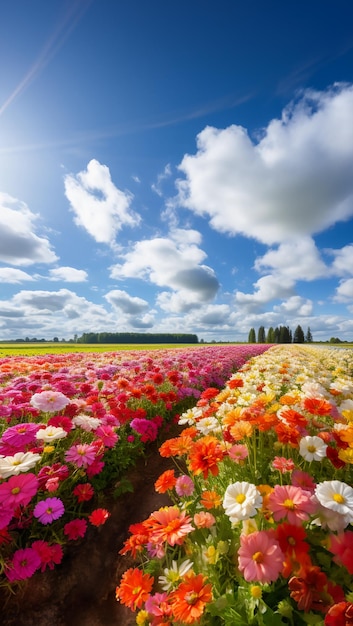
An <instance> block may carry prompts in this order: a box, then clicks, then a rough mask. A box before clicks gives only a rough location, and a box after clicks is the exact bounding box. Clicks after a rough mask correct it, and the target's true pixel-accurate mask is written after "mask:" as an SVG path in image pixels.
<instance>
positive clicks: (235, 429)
mask: <svg viewBox="0 0 353 626" xmlns="http://www.w3.org/2000/svg"><path fill="white" fill-rule="evenodd" d="M252 433H253V426H252V424H250V422H246V421H245V420H239V422H237V423H236V424H234V426H232V428H231V429H230V434H231V435H232V437H233V439H234V441H241V439H244V438H245V437H251V435H252Z"/></svg>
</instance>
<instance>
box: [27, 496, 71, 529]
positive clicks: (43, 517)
mask: <svg viewBox="0 0 353 626" xmlns="http://www.w3.org/2000/svg"><path fill="white" fill-rule="evenodd" d="M64 512H65V507H64V504H63V502H62V501H61V500H60V498H47V499H46V500H41V501H40V502H38V503H37V504H36V506H35V507H34V511H33V515H34V517H36V518H37V519H38V520H39V521H40V522H41V523H42V524H51V523H52V522H53V521H54V520H56V519H59V517H61V516H62V515H63V514H64Z"/></svg>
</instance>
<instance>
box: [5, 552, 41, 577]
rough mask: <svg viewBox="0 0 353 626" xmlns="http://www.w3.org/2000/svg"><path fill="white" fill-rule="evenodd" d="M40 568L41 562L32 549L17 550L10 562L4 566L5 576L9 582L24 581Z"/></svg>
mask: <svg viewBox="0 0 353 626" xmlns="http://www.w3.org/2000/svg"><path fill="white" fill-rule="evenodd" d="M40 566H41V560H40V557H39V556H38V553H37V552H36V551H35V550H34V549H33V548H24V549H22V550H17V551H16V552H15V554H14V555H13V558H12V561H10V562H9V563H7V564H6V567H5V575H6V576H7V578H8V580H9V581H10V582H14V581H15V580H25V579H26V578H30V577H31V576H33V574H34V572H35V571H36V570H37V569H39V568H40Z"/></svg>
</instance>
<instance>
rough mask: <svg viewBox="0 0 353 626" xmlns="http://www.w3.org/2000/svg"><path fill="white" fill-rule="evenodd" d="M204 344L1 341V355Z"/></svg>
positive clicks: (144, 348)
mask: <svg viewBox="0 0 353 626" xmlns="http://www.w3.org/2000/svg"><path fill="white" fill-rule="evenodd" d="M200 345H201V346H202V345H204V344H195V343H185V344H184V343H146V344H143V343H118V344H115V343H86V344H84V343H64V342H55V341H53V342H49V341H47V342H43V343H41V342H34V343H31V342H23V343H17V342H14V343H0V357H7V356H15V355H17V356H18V355H20V356H35V355H39V354H40V355H43V354H65V353H72V352H118V351H120V350H164V349H167V348H168V349H170V348H174V349H176V348H188V347H189V348H192V347H196V346H200Z"/></svg>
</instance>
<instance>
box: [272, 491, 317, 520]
mask: <svg viewBox="0 0 353 626" xmlns="http://www.w3.org/2000/svg"><path fill="white" fill-rule="evenodd" d="M311 497H312V494H311V493H310V492H309V491H306V490H304V489H301V488H300V487H293V486H292V485H283V486H281V485H276V487H275V488H274V490H273V491H272V493H271V494H270V496H269V509H270V511H272V514H273V518H274V520H275V521H276V522H278V520H281V519H283V518H285V519H287V520H288V522H289V524H294V525H295V526H300V525H301V523H302V522H303V521H305V520H307V519H308V518H309V516H310V515H311V513H314V511H315V509H316V504H315V502H314V501H313V500H312V499H311Z"/></svg>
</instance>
